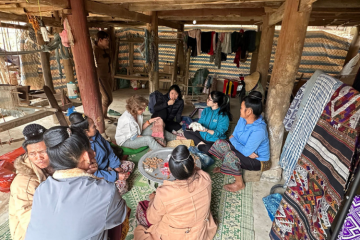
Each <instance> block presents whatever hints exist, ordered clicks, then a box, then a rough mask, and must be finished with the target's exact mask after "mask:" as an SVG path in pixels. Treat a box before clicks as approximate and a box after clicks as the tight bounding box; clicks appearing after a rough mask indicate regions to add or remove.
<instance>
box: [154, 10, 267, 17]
mask: <svg viewBox="0 0 360 240" xmlns="http://www.w3.org/2000/svg"><path fill="white" fill-rule="evenodd" d="M264 14H265V11H264V8H250V9H246V8H225V9H211V8H203V9H198V10H194V9H187V10H173V11H160V12H158V15H159V17H161V18H162V17H209V16H229V15H237V16H241V17H249V16H250V17H251V16H262V15H264Z"/></svg>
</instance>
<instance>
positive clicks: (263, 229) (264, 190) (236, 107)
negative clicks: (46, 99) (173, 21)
mask: <svg viewBox="0 0 360 240" xmlns="http://www.w3.org/2000/svg"><path fill="white" fill-rule="evenodd" d="M113 94H114V102H113V103H112V104H111V106H110V108H111V109H113V110H116V111H118V112H120V113H123V112H124V111H125V105H126V99H127V98H129V97H130V96H132V95H134V94H139V95H142V96H144V97H146V98H148V97H149V92H148V89H140V90H137V91H134V90H132V89H120V90H117V91H115V92H114V93H113ZM230 104H231V111H232V114H233V121H232V123H231V129H234V127H235V125H236V123H237V121H238V119H239V117H240V104H239V101H238V99H237V98H233V99H231V101H230ZM192 110H193V107H192V106H190V105H187V106H185V108H184V112H183V115H184V116H187V115H189V114H190V113H191V112H192ZM76 111H78V112H82V111H83V108H82V107H77V108H76ZM144 115H145V118H150V112H145V113H144ZM10 119H11V117H8V118H6V120H10ZM34 123H38V124H41V125H43V126H44V127H46V128H50V127H52V126H55V124H54V122H53V117H52V116H49V117H46V118H43V119H41V120H38V121H36V122H34ZM24 127H25V125H23V126H20V127H17V128H14V129H11V130H10V131H8V132H2V133H0V139H1V140H2V141H3V142H4V141H6V140H8V139H9V134H10V136H11V137H12V138H15V139H16V138H20V137H22V130H23V128H24ZM115 130H116V126H115V125H113V124H106V133H107V135H108V136H110V137H111V138H114V136H115ZM20 146H21V142H19V143H14V144H11V145H3V146H2V147H0V155H3V154H5V153H7V152H9V151H11V150H14V149H16V148H18V147H20ZM273 185H275V183H271V182H263V181H261V182H257V183H254V184H253V189H254V190H253V208H254V228H255V239H256V240H265V239H269V231H270V228H271V221H270V218H269V217H268V214H267V211H266V209H265V207H264V204H263V203H262V198H263V197H265V196H267V195H269V191H270V188H271V187H272V186H273ZM9 197H10V193H1V192H0V224H2V223H3V222H4V221H6V220H7V219H8V201H9ZM246 240H248V239H246Z"/></svg>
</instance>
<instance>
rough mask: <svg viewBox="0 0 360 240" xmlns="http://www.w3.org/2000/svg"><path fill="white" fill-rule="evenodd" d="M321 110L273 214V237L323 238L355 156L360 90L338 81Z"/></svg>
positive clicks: (328, 228) (337, 207) (357, 137)
mask: <svg viewBox="0 0 360 240" xmlns="http://www.w3.org/2000/svg"><path fill="white" fill-rule="evenodd" d="M322 76H324V75H321V76H320V77H322ZM325 76H326V75H325ZM323 80H324V79H323ZM315 87H316V86H314V88H315ZM314 105H316V104H314ZM316 107H320V106H316ZM320 112H321V113H322V114H321V116H320V117H316V119H317V123H316V125H315V127H314V129H313V131H312V133H311V136H310V137H309V138H308V141H307V143H306V146H305V148H304V150H303V151H302V154H301V156H300V158H299V159H298V161H297V165H296V167H295V168H294V171H292V172H291V179H290V181H289V184H288V187H287V189H286V191H285V194H284V196H283V199H282V200H281V202H280V206H279V208H278V210H277V212H276V215H275V220H274V222H273V224H272V228H271V232H270V238H271V239H273V240H279V239H284V240H289V239H321V240H323V239H328V237H329V235H330V228H331V224H332V222H333V221H334V218H335V217H336V215H337V213H338V211H339V207H340V205H341V203H342V200H343V198H344V194H345V191H344V189H346V185H347V182H348V180H349V176H350V173H351V172H353V171H354V168H353V166H354V163H356V162H357V161H358V160H359V155H358V154H355V153H356V151H357V150H356V149H357V148H358V147H359V133H360V124H359V116H358V113H359V112H360V94H359V92H358V91H356V90H355V89H354V88H352V87H350V86H347V85H346V84H342V85H341V86H340V87H339V88H338V89H337V90H336V91H335V92H334V93H333V94H332V96H331V98H330V101H328V103H327V104H326V106H325V108H321V109H320ZM312 117H314V116H312Z"/></svg>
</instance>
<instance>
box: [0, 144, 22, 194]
mask: <svg viewBox="0 0 360 240" xmlns="http://www.w3.org/2000/svg"><path fill="white" fill-rule="evenodd" d="M24 153H25V150H24V148H23V147H19V148H17V149H15V150H14V151H11V152H8V153H6V154H4V155H2V156H0V192H5V193H6V192H9V191H10V185H11V183H12V181H13V180H14V178H15V176H16V171H15V168H14V161H15V159H16V158H18V157H19V156H21V155H23V154H24Z"/></svg>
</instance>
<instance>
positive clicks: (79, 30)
mask: <svg viewBox="0 0 360 240" xmlns="http://www.w3.org/2000/svg"><path fill="white" fill-rule="evenodd" d="M69 2H70V4H71V13H72V14H71V15H68V20H69V24H70V27H71V29H72V34H73V36H74V41H75V44H74V46H72V52H73V55H74V62H75V69H76V76H77V79H78V83H79V88H80V94H81V98H82V103H83V106H84V112H85V114H86V115H87V116H89V117H90V118H92V119H93V120H94V122H95V125H96V128H97V129H98V130H99V132H100V133H104V132H105V124H104V116H103V113H102V106H101V96H100V90H99V82H98V80H97V75H96V68H95V62H94V55H93V51H92V48H91V42H90V34H89V28H88V26H87V19H86V12H85V2H84V0H70V1H69Z"/></svg>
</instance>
